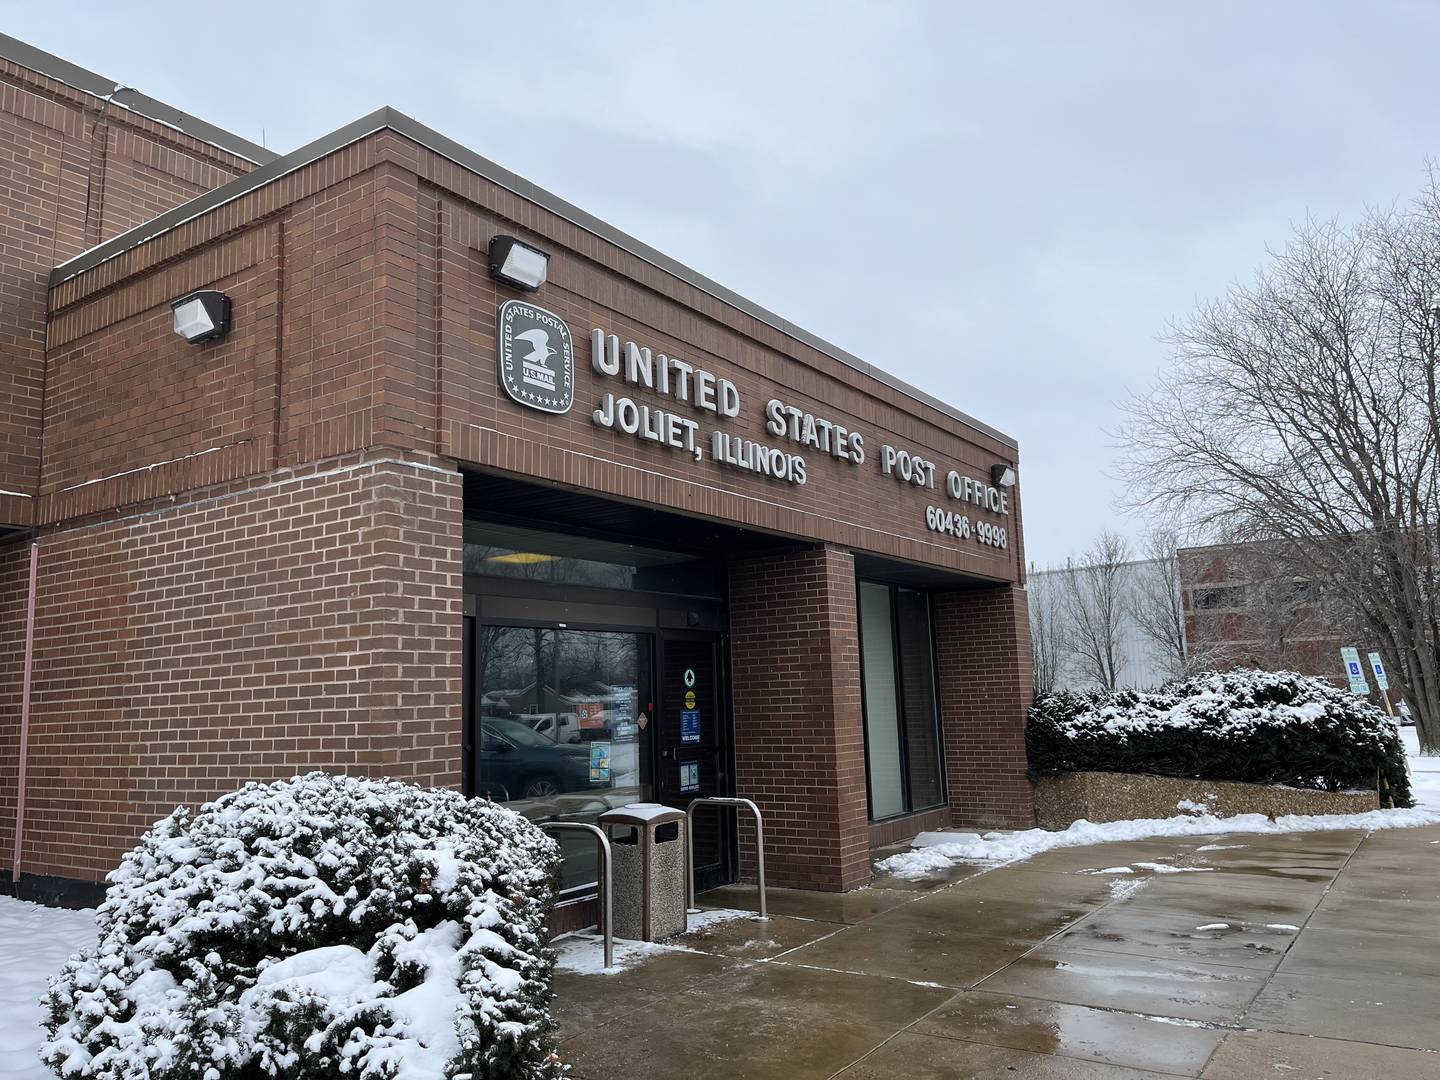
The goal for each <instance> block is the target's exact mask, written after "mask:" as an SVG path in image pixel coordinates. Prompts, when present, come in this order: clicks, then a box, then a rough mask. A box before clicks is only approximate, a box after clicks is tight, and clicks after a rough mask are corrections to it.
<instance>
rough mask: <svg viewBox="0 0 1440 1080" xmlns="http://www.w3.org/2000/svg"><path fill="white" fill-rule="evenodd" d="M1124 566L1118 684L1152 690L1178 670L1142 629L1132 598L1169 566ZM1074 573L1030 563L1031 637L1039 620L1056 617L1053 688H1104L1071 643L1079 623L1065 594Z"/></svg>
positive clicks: (1118, 630)
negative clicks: (1076, 656) (1042, 567)
mask: <svg viewBox="0 0 1440 1080" xmlns="http://www.w3.org/2000/svg"><path fill="white" fill-rule="evenodd" d="M1119 569H1120V571H1121V574H1122V579H1123V581H1122V590H1123V593H1124V596H1125V598H1126V600H1125V602H1122V603H1121V604H1120V605H1119V606H1118V608H1117V613H1116V618H1115V637H1116V654H1117V656H1119V657H1120V658H1121V659H1122V662H1121V663H1120V664H1119V665H1118V672H1119V674H1118V679H1117V685H1118V686H1120V687H1124V688H1130V689H1135V690H1150V689H1153V688H1155V687H1157V686H1160V685H1161V684H1162V683H1164V682H1167V681H1169V680H1170V679H1171V678H1173V677H1174V672H1173V671H1172V670H1171V661H1170V658H1169V657H1168V656H1167V654H1166V652H1165V650H1163V649H1162V648H1160V647H1159V646H1157V645H1156V643H1155V642H1154V641H1153V640H1152V639H1151V638H1150V637H1149V636H1148V635H1147V634H1146V633H1145V631H1144V630H1143V629H1142V628H1141V626H1140V623H1139V622H1138V620H1137V619H1136V617H1135V612H1134V607H1133V605H1132V604H1131V603H1130V602H1129V598H1130V597H1132V596H1134V595H1135V592H1136V589H1137V586H1138V585H1139V584H1141V583H1142V582H1143V581H1144V579H1145V576H1146V575H1152V576H1153V575H1157V574H1161V573H1164V572H1165V568H1164V564H1163V563H1161V562H1159V561H1156V560H1149V559H1145V560H1137V561H1135V562H1127V563H1124V564H1123V565H1122V566H1121V567H1120V568H1119ZM1071 572H1072V571H1070V570H1069V569H1068V568H1066V567H1057V568H1054V569H1048V570H1040V569H1037V568H1035V567H1033V566H1032V567H1031V569H1030V573H1029V575H1028V576H1027V581H1026V589H1027V591H1028V593H1029V602H1030V614H1031V627H1032V635H1034V634H1035V628H1036V625H1037V618H1050V619H1053V620H1055V624H1054V637H1055V644H1056V645H1057V646H1058V652H1059V655H1058V657H1057V662H1056V665H1055V684H1054V688H1055V689H1056V690H1095V689H1099V687H1100V683H1099V681H1098V680H1097V679H1096V678H1095V677H1094V676H1092V675H1089V674H1087V672H1086V670H1085V666H1084V664H1083V663H1082V662H1080V661H1079V660H1077V659H1076V658H1075V656H1074V650H1073V647H1071V646H1070V645H1069V644H1068V642H1069V639H1070V638H1071V637H1072V636H1073V634H1074V630H1075V627H1074V623H1073V619H1072V618H1071V616H1070V614H1069V610H1068V609H1067V606H1066V604H1065V603H1064V602H1063V599H1062V595H1063V592H1064V589H1065V578H1066V575H1068V574H1070V573H1071Z"/></svg>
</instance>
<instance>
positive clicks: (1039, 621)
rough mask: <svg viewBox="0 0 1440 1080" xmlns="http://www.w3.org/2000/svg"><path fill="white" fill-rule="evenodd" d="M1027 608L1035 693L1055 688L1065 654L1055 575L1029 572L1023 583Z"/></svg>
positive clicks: (1049, 691)
mask: <svg viewBox="0 0 1440 1080" xmlns="http://www.w3.org/2000/svg"><path fill="white" fill-rule="evenodd" d="M1025 591H1026V599H1027V601H1028V604H1029V608H1030V653H1031V657H1032V659H1033V660H1034V668H1035V693H1036V694H1037V695H1038V694H1049V693H1052V692H1053V691H1054V690H1055V687H1056V684H1057V683H1058V682H1059V680H1060V676H1061V675H1062V674H1063V673H1064V670H1065V663H1066V657H1067V646H1066V641H1065V617H1064V614H1063V612H1062V610H1061V606H1060V605H1061V599H1060V590H1059V587H1058V582H1057V581H1056V579H1055V575H1053V574H1049V573H1034V572H1033V568H1032V573H1031V575H1030V577H1029V579H1028V580H1027V582H1026V586H1025Z"/></svg>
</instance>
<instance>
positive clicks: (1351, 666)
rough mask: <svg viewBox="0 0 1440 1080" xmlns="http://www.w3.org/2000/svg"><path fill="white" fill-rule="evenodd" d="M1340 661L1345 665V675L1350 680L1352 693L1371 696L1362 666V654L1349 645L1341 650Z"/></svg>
mask: <svg viewBox="0 0 1440 1080" xmlns="http://www.w3.org/2000/svg"><path fill="white" fill-rule="evenodd" d="M1340 659H1341V660H1342V661H1344V664H1345V674H1346V676H1347V677H1348V678H1349V679H1350V692H1351V693H1352V694H1361V695H1363V696H1365V697H1369V696H1370V684H1369V683H1368V682H1366V681H1365V669H1364V668H1362V667H1361V666H1360V652H1359V650H1357V649H1354V648H1351V647H1350V646H1349V645H1347V646H1345V648H1343V649H1341V650H1340Z"/></svg>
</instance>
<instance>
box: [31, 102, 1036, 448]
mask: <svg viewBox="0 0 1440 1080" xmlns="http://www.w3.org/2000/svg"><path fill="white" fill-rule="evenodd" d="M384 129H389V130H391V131H394V132H396V133H397V134H399V135H403V136H404V137H405V138H407V139H410V140H411V141H412V142H415V143H417V144H418V145H420V146H422V147H424V148H426V149H427V150H430V151H432V152H434V153H436V154H439V155H440V156H441V157H444V158H448V159H449V160H451V161H453V162H455V163H456V164H457V165H459V166H461V167H462V168H464V169H468V170H469V171H470V172H473V173H475V174H477V175H479V176H482V177H484V178H485V179H487V180H489V181H491V182H492V183H494V184H497V185H498V186H500V187H502V188H505V189H506V190H507V191H510V192H512V193H514V194H516V195H519V196H520V197H521V198H524V199H528V200H529V201H530V202H533V203H535V204H536V205H538V206H540V207H542V208H544V209H545V210H548V211H549V212H551V213H553V214H555V215H556V216H558V217H561V218H564V219H565V220H567V221H569V222H570V223H571V224H573V225H576V226H578V227H579V228H582V229H584V230H585V231H587V232H589V233H592V234H594V235H595V236H598V237H600V238H601V239H603V240H606V241H608V242H609V243H612V244H614V245H616V246H617V247H619V248H621V249H623V250H624V251H627V252H628V253H630V254H631V255H633V256H635V257H636V258H638V259H641V260H643V261H645V262H647V263H649V264H650V265H652V266H654V267H656V268H657V269H660V270H663V271H665V272H666V273H667V274H670V275H671V276H673V277H675V278H678V279H679V280H681V281H683V282H685V283H686V284H688V285H691V286H693V287H694V288H697V289H699V290H700V291H701V292H704V293H707V294H709V295H710V296H713V297H714V298H715V299H717V300H720V301H721V302H722V303H725V304H728V305H729V306H731V307H733V308H735V309H737V310H738V311H742V312H744V313H745V314H747V315H749V316H750V317H751V318H754V319H756V320H758V321H759V322H762V323H764V324H765V325H767V326H769V327H771V328H772V329H774V330H778V331H779V332H780V333H782V334H784V335H786V336H787V337H790V338H793V339H795V340H796V341H799V342H801V343H802V344H804V345H808V346H809V347H810V348H812V349H815V350H816V351H817V352H821V353H824V354H825V355H826V356H829V357H830V358H831V359H833V360H837V361H839V362H840V363H842V364H844V365H845V366H846V367H849V368H851V369H853V370H855V371H858V372H860V373H861V374H864V375H869V376H870V377H871V378H873V379H875V380H876V381H877V382H880V383H883V384H884V385H886V386H888V387H890V388H891V389H892V390H897V391H899V392H900V393H902V394H904V395H905V396H907V397H909V398H912V399H914V400H915V401H918V402H920V403H921V404H924V405H928V406H930V407H931V408H933V409H935V410H936V411H938V412H940V413H943V414H944V415H946V416H948V417H950V418H951V419H952V420H957V421H959V422H960V423H962V424H964V425H965V426H966V427H969V428H971V429H972V430H974V431H977V432H979V433H981V434H983V435H986V436H988V437H990V438H992V439H995V440H996V441H998V442H1000V443H1002V444H1004V445H1005V446H1008V447H1009V448H1011V449H1012V450H1018V448H1019V444H1018V443H1017V442H1016V441H1015V440H1014V439H1013V438H1011V437H1010V436H1008V435H1006V434H1004V433H1003V432H1001V431H999V430H997V429H995V428H993V427H991V426H990V425H988V424H985V423H983V422H981V421H979V420H976V419H975V418H974V417H973V416H970V415H968V414H967V413H964V412H962V411H960V410H959V409H957V408H955V407H954V406H952V405H948V404H946V403H945V402H943V401H941V400H940V399H939V398H937V397H934V396H933V395H931V394H928V393H926V392H925V391H924V390H921V389H919V388H917V387H914V386H911V385H910V384H909V383H907V382H905V381H904V380H903V379H900V378H897V377H896V376H894V375H891V374H890V373H889V372H887V371H884V370H883V369H881V368H878V367H875V366H874V365H873V364H870V363H868V362H867V361H865V360H862V359H861V358H860V357H858V356H855V355H854V354H853V353H850V352H848V351H846V350H845V349H842V348H840V347H839V346H838V345H834V344H831V343H830V342H828V341H826V340H825V339H824V338H821V337H818V336H817V335H815V334H812V333H810V332H809V331H808V330H804V329H802V328H801V327H799V326H796V325H795V324H794V323H792V322H790V321H789V320H788V319H784V318H781V317H780V316H779V315H776V314H775V313H774V312H772V311H770V310H768V309H766V308H763V307H761V306H760V305H759V304H756V303H754V302H753V301H750V300H747V299H745V297H743V296H741V295H740V294H739V293H737V292H734V291H733V290H731V289H727V288H726V287H725V286H723V285H721V284H719V283H718V282H716V281H712V280H711V279H710V278H708V277H706V276H705V275H704V274H701V273H700V272H698V271H696V270H692V269H691V268H690V267H688V266H686V265H684V264H683V263H680V262H678V261H676V260H675V259H672V258H671V257H670V256H668V255H665V254H663V253H662V252H660V251H657V250H656V249H655V248H652V247H651V246H650V245H648V244H646V243H644V242H643V241H640V240H637V239H636V238H635V237H633V236H630V235H629V234H628V233H625V232H622V231H621V230H619V229H617V228H615V227H614V226H613V225H609V224H607V223H606V222H604V221H601V220H600V219H599V218H597V217H595V216H594V215H593V214H590V213H588V212H586V211H584V210H582V209H580V208H579V207H578V206H575V205H574V204H572V203H569V202H566V201H565V200H564V199H562V198H560V197H559V196H558V195H554V194H552V193H551V192H549V191H546V190H545V189H544V188H541V187H539V186H537V185H536V184H534V183H532V182H531V181H529V180H526V179H525V178H524V177H522V176H518V175H516V174H515V173H513V172H511V171H510V170H509V169H506V168H504V167H503V166H501V165H497V164H496V163H495V162H493V161H491V160H489V159H488V158H486V157H483V156H481V155H480V154H477V153H476V152H475V151H473V150H471V149H469V148H467V147H465V146H462V145H461V144H460V143H458V142H456V141H455V140H454V139H451V138H449V137H448V136H445V135H442V134H440V133H439V132H438V131H435V130H434V129H432V128H429V127H426V126H425V125H424V124H422V123H420V122H419V121H418V120H415V119H414V118H412V117H409V116H406V115H405V114H404V113H402V112H398V111H396V110H395V109H392V108H389V107H388V106H387V107H384V108H380V109H377V110H375V111H374V112H372V113H370V114H368V115H366V116H363V117H361V118H360V119H358V120H355V121H353V122H351V123H349V124H346V125H345V126H344V127H342V128H339V129H337V130H335V131H332V132H331V133H330V134H328V135H325V136H322V137H321V138H319V139H316V140H315V141H314V142H311V143H308V144H306V145H305V146H302V147H300V148H299V149H297V150H293V151H291V152H290V153H288V154H286V155H284V156H283V157H278V158H275V159H274V160H272V161H270V162H268V163H266V164H264V165H261V166H260V167H259V168H257V169H255V170H254V171H253V172H250V173H247V174H246V175H244V176H242V177H239V178H238V179H236V180H232V181H231V182H230V183H228V184H225V185H224V186H222V187H219V188H216V189H215V190H214V191H211V192H207V193H206V194H204V195H200V196H197V197H196V198H194V199H192V200H190V201H189V202H187V203H182V204H181V205H179V206H177V207H175V208H174V209H172V210H168V211H166V212H165V213H163V214H161V215H159V216H158V217H156V218H153V219H152V220H150V221H148V222H146V223H145V224H143V225H138V226H136V227H135V228H133V229H130V230H128V231H127V232H123V233H121V234H119V235H118V236H116V237H113V238H112V239H110V240H108V241H106V242H105V243H103V244H99V245H97V246H96V247H93V248H91V249H90V250H89V251H86V252H82V253H81V254H79V255H77V256H75V257H74V258H72V259H70V260H68V261H66V262H64V263H61V264H60V265H59V266H57V267H56V268H55V269H54V270H53V271H51V274H50V287H51V288H54V287H55V286H57V285H59V284H61V283H63V282H65V281H68V280H69V279H70V278H73V277H75V276H77V275H79V274H81V273H83V272H85V271H86V270H89V269H92V268H93V267H95V266H98V265H100V264H101V263H103V262H105V261H107V260H108V259H112V258H114V257H115V256H117V255H119V254H121V253H123V252H125V251H128V250H129V249H130V248H133V247H138V246H139V245H140V244H142V243H144V242H145V241H147V240H150V239H153V238H154V237H156V236H158V235H160V234H161V233H164V232H167V231H169V230H170V229H174V228H177V227H178V226H180V225H182V224H184V223H185V222H187V221H189V220H191V219H193V218H196V217H199V216H200V215H201V214H204V213H206V212H207V211H210V210H213V209H215V208H216V207H218V206H222V205H224V204H225V203H228V202H231V201H233V200H234V199H238V198H240V197H241V196H243V195H246V194H248V193H249V192H251V191H253V190H255V189H256V188H260V187H263V186H264V185H265V184H268V183H271V182H272V181H274V180H277V179H279V178H280V177H282V176H284V175H286V174H287V173H291V172H294V171H295V170H297V169H300V168H303V167H304V166H306V165H308V164H310V163H311V162H312V161H316V160H318V159H319V158H322V157H325V156H326V155H328V154H332V153H334V152H335V151H337V150H340V149H342V148H344V147H345V146H348V145H350V144H351V143H353V142H357V141H359V140H360V139H363V138H365V137H366V136H367V135H370V134H373V133H374V132H377V131H380V130H384Z"/></svg>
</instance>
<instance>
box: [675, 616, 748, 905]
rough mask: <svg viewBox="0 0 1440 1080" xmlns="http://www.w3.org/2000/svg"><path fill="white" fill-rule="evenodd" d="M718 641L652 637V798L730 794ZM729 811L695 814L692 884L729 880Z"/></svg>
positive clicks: (683, 800)
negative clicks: (656, 658) (655, 688)
mask: <svg viewBox="0 0 1440 1080" xmlns="http://www.w3.org/2000/svg"><path fill="white" fill-rule="evenodd" d="M721 645H722V642H721V641H720V639H719V638H718V637H717V636H716V635H713V634H688V633H683V632H679V631H671V632H668V633H665V634H662V635H661V636H660V639H659V646H660V662H659V665H658V670H659V672H660V678H659V684H660V685H659V700H658V701H657V702H656V705H657V715H656V732H655V749H656V756H657V766H656V770H655V777H656V785H655V786H656V800H657V801H658V802H662V803H665V804H667V805H669V806H675V807H680V808H682V809H683V808H685V807H687V806H689V805H690V801H691V800H692V799H696V798H704V797H706V796H709V795H730V794H732V790H731V784H730V775H731V772H730V725H729V724H728V723H727V715H728V714H727V711H726V702H725V695H724V690H725V678H724V668H723V659H724V658H723V655H722V653H723V650H722V648H721ZM730 818H731V815H730V814H728V813H718V814H717V813H716V812H714V811H713V810H712V811H702V812H701V813H700V814H698V815H697V816H696V818H695V837H694V843H695V880H696V886H695V887H696V889H697V890H701V889H710V888H714V887H716V886H718V885H723V884H727V883H729V882H730V881H733V880H734V877H735V866H734V862H735V859H734V852H735V830H734V826H733V823H732V822H731V820H730Z"/></svg>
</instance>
